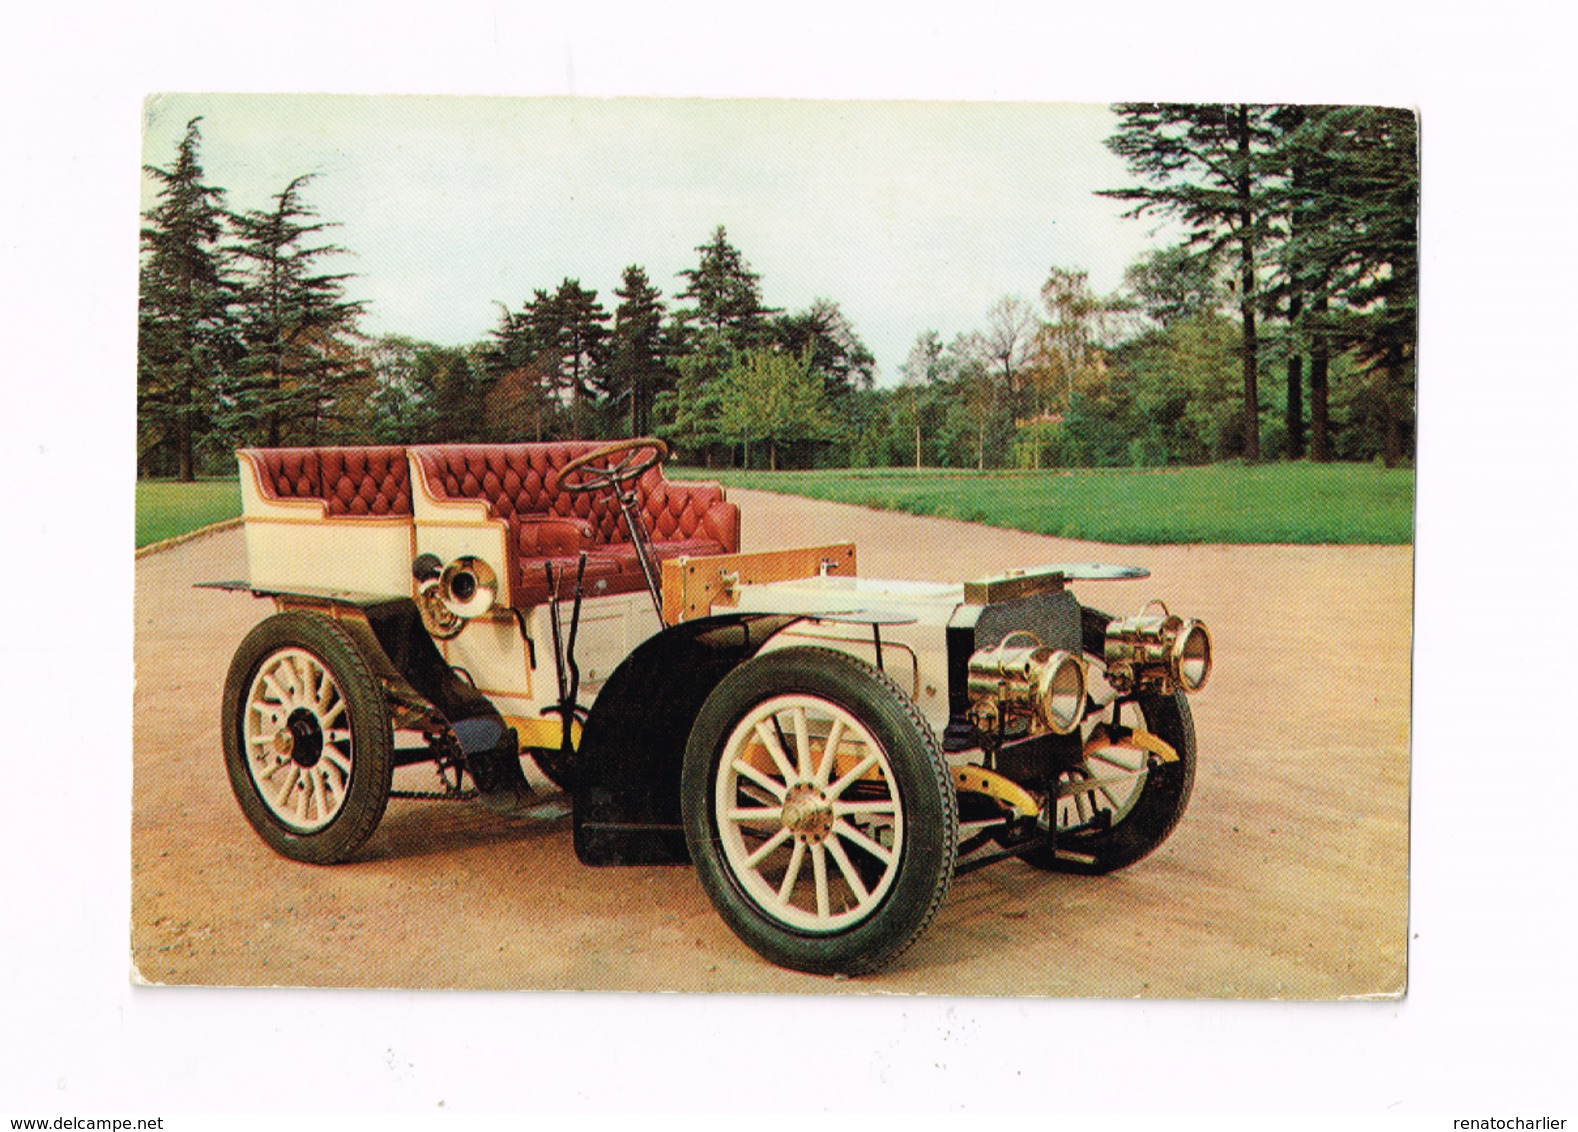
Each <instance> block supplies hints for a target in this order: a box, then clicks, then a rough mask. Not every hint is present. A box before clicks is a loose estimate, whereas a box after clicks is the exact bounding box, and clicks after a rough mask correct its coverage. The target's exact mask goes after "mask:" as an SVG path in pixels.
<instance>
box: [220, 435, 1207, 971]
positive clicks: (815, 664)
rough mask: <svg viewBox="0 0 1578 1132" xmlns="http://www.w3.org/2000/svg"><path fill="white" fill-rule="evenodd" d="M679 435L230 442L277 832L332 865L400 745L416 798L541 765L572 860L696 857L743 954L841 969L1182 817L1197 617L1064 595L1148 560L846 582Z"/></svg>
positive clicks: (247, 725) (529, 803)
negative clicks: (1024, 877) (994, 889)
mask: <svg viewBox="0 0 1578 1132" xmlns="http://www.w3.org/2000/svg"><path fill="white" fill-rule="evenodd" d="M666 456H667V448H666V446H665V445H664V444H663V442H662V441H660V440H655V439H649V438H638V439H632V440H624V441H619V442H615V443H612V444H604V445H598V444H594V443H586V442H567V443H537V444H496V445H481V444H478V445H465V444H448V445H427V446H414V447H410V448H404V447H382V448H311V449H303V448H297V449H267V450H263V449H258V450H244V451H241V452H240V453H238V458H239V462H240V474H241V489H242V498H243V512H244V520H245V537H246V546H247V557H248V569H249V577H248V578H247V579H245V580H244V581H232V582H215V583H206V584H208V585H213V586H217V587H220V588H226V589H231V590H239V591H248V592H251V593H252V594H254V595H256V596H259V597H265V598H268V599H270V600H272V601H273V602H274V604H275V606H276V612H275V613H274V614H272V615H271V616H269V617H267V618H266V619H265V620H263V621H262V622H260V623H259V624H258V625H257V626H256V627H255V628H254V629H253V630H252V631H251V632H250V633H249V634H248V635H247V636H246V638H245V639H244V640H243V641H242V643H241V645H240V648H239V649H238V650H237V652H236V655H235V659H234V662H233V663H232V665H231V668H230V672H229V676H228V679H227V680H226V683H225V690H224V702H223V743H224V754H225V763H226V767H227V770H228V773H229V777H230V783H231V786H232V787H233V788H234V791H235V795H236V798H237V800H238V801H239V803H240V805H241V809H242V812H243V813H244V814H245V816H246V818H247V820H248V821H249V822H250V823H251V825H252V826H253V828H254V829H255V830H256V831H257V832H258V834H259V835H260V836H261V837H262V838H263V840H264V841H265V842H266V843H267V844H268V845H269V846H271V847H272V848H273V849H274V850H276V851H277V852H279V853H281V854H283V855H284V856H286V857H288V858H291V859H293V860H296V861H303V862H309V863H314V864H330V863H334V862H339V861H344V860H346V859H347V858H349V857H351V856H352V855H353V854H354V853H355V852H356V850H357V848H358V847H359V846H360V845H361V844H362V843H363V842H364V841H366V839H367V838H368V836H369V835H370V834H371V833H372V832H373V830H374V828H375V827H376V826H377V825H378V822H379V820H380V818H381V817H382V816H383V813H384V810H385V806H386V804H387V803H388V800H389V799H390V797H391V796H394V795H395V794H396V792H395V790H394V782H395V779H394V772H395V770H396V769H397V768H399V767H404V766H407V765H411V764H416V763H427V764H430V765H431V766H432V767H433V768H434V770H435V771H436V776H437V780H438V781H437V782H435V783H434V784H433V789H432V790H430V791H422V792H418V793H420V794H421V795H422V796H432V797H449V798H462V799H464V798H475V799H477V800H478V801H479V802H480V803H482V804H485V805H487V806H489V807H491V808H492V809H494V810H496V811H498V812H499V813H500V814H501V815H502V816H503V817H504V818H508V817H509V816H511V815H521V814H524V813H526V812H527V811H529V810H532V809H533V808H534V807H540V806H541V805H542V804H543V796H544V794H545V793H546V792H549V791H553V790H555V788H557V789H558V790H562V791H563V792H564V793H565V794H566V795H567V796H568V799H569V801H570V807H571V815H572V816H571V822H572V826H573V830H574V844H575V851H576V854H577V855H578V857H579V858H580V860H581V861H583V862H584V863H586V864H588V865H613V864H650V863H660V862H683V861H686V860H689V861H692V862H694V864H695V867H696V871H697V874H698V876H699V878H700V880H701V884H702V886H703V888H704V889H705V890H706V893H707V895H708V896H709V897H710V899H711V900H712V902H713V904H714V905H715V906H716V908H717V910H718V911H719V913H720V914H721V915H722V916H723V918H724V919H725V920H726V921H727V922H728V924H729V926H730V927H731V928H732V929H733V930H734V932H735V933H736V934H737V935H738V936H739V937H740V938H741V939H742V940H743V941H744V942H745V943H746V944H748V945H749V946H750V947H752V948H754V949H755V950H756V951H757V952H759V953H760V954H761V955H762V956H764V957H765V958H767V959H768V960H770V961H772V962H773V963H777V964H781V965H783V966H786V967H792V968H797V969H800V970H804V971H812V972H820V973H843V974H860V973H865V972H870V971H874V970H876V969H877V968H879V967H881V966H882V965H883V964H884V963H886V962H888V961H889V960H891V959H893V958H894V957H895V956H896V955H898V954H899V953H900V952H902V951H903V950H904V949H905V948H906V947H908V946H909V945H910V944H911V943H913V942H914V941H915V940H916V939H917V938H918V937H919V936H920V934H921V933H922V932H923V931H924V930H925V928H926V926H927V924H928V922H929V921H930V920H931V918H932V916H933V914H934V913H935V912H936V911H937V908H938V906H939V905H940V904H941V902H942V900H943V898H944V896H945V895H946V893H947V891H948V888H949V884H950V882H951V881H952V879H953V878H954V877H955V876H956V875H959V874H961V873H964V872H967V871H970V870H972V869H975V868H978V867H981V866H982V865H986V864H989V863H991V862H994V861H1000V860H1003V859H1005V858H1010V857H1012V858H1019V859H1022V860H1025V861H1028V862H1030V863H1031V864H1033V865H1035V866H1038V867H1041V868H1045V869H1056V870H1068V871H1074V872H1082V873H1106V872H1109V871H1111V870H1113V869H1118V868H1122V867H1124V866H1126V865H1130V864H1133V863H1134V862H1135V861H1138V860H1139V859H1140V858H1142V857H1144V856H1145V855H1146V854H1148V853H1150V852H1151V851H1152V850H1153V849H1155V848H1156V846H1157V845H1158V844H1160V843H1161V842H1162V841H1163V840H1164V839H1165V838H1166V837H1167V836H1168V834H1169V833H1171V831H1172V830H1173V827H1174V826H1175V825H1176V823H1177V822H1178V820H1179V817H1180V815H1181V814H1182V813H1183V810H1184V807H1185V805H1186V804H1187V802H1188V798H1189V792H1190V787H1191V784H1192V782H1193V778H1194V765H1195V737H1194V729H1193V724H1192V722H1191V720H1190V714H1189V707H1188V704H1187V703H1186V701H1185V698H1184V696H1185V693H1187V692H1192V691H1194V690H1196V689H1198V688H1199V687H1200V686H1201V685H1202V684H1204V683H1205V681H1206V677H1207V675H1208V674H1209V672H1210V669H1211V643H1210V637H1209V635H1208V633H1207V631H1206V629H1205V627H1204V626H1203V625H1202V624H1201V623H1200V622H1198V621H1193V620H1189V619H1186V618H1183V617H1179V616H1176V615H1174V614H1172V613H1171V612H1169V611H1168V610H1167V609H1166V607H1165V606H1163V605H1161V603H1159V602H1153V603H1151V604H1150V605H1147V606H1145V607H1144V608H1142V609H1140V610H1139V611H1138V612H1137V613H1135V614H1133V615H1131V616H1124V617H1117V618H1114V617H1111V616H1108V615H1107V614H1105V613H1098V612H1097V611H1096V610H1095V609H1092V608H1089V607H1087V606H1084V605H1082V604H1081V603H1080V601H1079V600H1077V599H1076V598H1075V596H1074V594H1073V592H1072V591H1071V589H1070V585H1071V584H1072V583H1085V582H1098V581H1102V580H1109V579H1124V578H1141V577H1145V576H1146V571H1144V570H1141V569H1138V568H1134V567H1124V566H1109V565H1100V564H1093V563H1072V564H1053V565H1047V566H1044V567H1039V568H1036V569H1029V570H1016V571H1009V572H1005V573H1003V574H1001V575H999V576H995V577H987V578H980V579H976V580H972V581H966V582H962V583H947V584H944V583H934V582H917V581H895V580H882V579H873V578H866V577H862V576H860V575H859V574H858V573H857V572H856V568H855V567H856V555H855V548H854V546H853V545H849V544H841V545H831V546H814V547H798V548H756V549H752V550H749V551H747V550H744V549H743V548H742V547H741V546H740V513H739V509H738V506H737V505H736V504H735V503H732V502H730V501H728V500H727V499H726V498H725V495H724V492H723V490H722V489H721V488H720V487H719V486H718V485H716V484H710V483H681V482H669V481H668V480H666V479H665V478H664V476H663V474H662V469H661V466H660V465H661V463H662V461H663V460H664V459H665V458H666ZM920 549H921V548H917V550H918V551H919V550H920ZM402 777H405V776H402ZM400 793H410V792H407V791H402V792H400Z"/></svg>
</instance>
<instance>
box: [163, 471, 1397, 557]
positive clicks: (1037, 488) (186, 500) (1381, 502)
mask: <svg viewBox="0 0 1578 1132" xmlns="http://www.w3.org/2000/svg"><path fill="white" fill-rule="evenodd" d="M668 474H669V476H670V477H672V478H674V479H717V480H721V481H723V483H725V484H728V485H730V486H735V487H745V488H757V489H759V490H762V491H775V492H779V493H781V494H784V495H801V496H807V497H810V498H812V499H829V500H832V501H834V502H837V503H855V504H859V505H861V506H864V507H880V508H883V509H884V510H889V511H907V512H909V513H911V514H914V515H938V516H942V517H944V518H950V519H965V520H968V521H970V522H975V523H987V524H990V525H991V526H994V527H1009V528H1011V529H1014V530H1020V531H1030V532H1032V533H1034V534H1044V535H1060V536H1062V537H1064V538H1078V539H1090V540H1093V541H1097V542H1114V543H1167V542H1229V543H1277V542H1292V543H1391V544H1398V543H1409V542H1412V541H1413V526H1414V524H1413V518H1414V473H1413V470H1412V469H1406V468H1404V469H1394V470H1388V469H1385V468H1378V467H1375V466H1373V465H1369V464H1266V465H1263V466H1259V467H1252V468H1246V467H1243V466H1240V465H1236V464H1216V465H1212V466H1210V467H1205V468H1170V469H1165V470H1157V471H1138V470H1129V469H1079V470H1074V471H1053V472H1009V471H997V472H985V473H979V472H973V471H941V470H936V469H928V470H924V471H920V472H916V471H913V470H908V469H902V468H881V469H840V470H836V471H817V472H754V471H753V472H739V471H707V470H705V469H699V468H669V469H668ZM240 513H241V489H240V486H239V485H238V484H237V483H236V481H235V480H233V479H230V480H202V481H199V482H197V483H185V484H183V483H175V482H173V481H170V480H139V481H138V482H137V545H138V546H146V545H148V544H149V543H151V542H158V541H159V540H160V539H166V538H172V537H174V536H175V535H179V534H185V533H186V532H187V531H193V530H196V529H197V528H198V527H202V526H206V525H207V524H209V523H215V522H218V521H219V520H221V519H228V518H232V517H233V516H236V515H239V514H240Z"/></svg>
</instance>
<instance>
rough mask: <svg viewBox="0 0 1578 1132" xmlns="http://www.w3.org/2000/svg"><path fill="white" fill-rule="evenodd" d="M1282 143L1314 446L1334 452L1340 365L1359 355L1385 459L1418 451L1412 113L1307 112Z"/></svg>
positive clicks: (1291, 270)
mask: <svg viewBox="0 0 1578 1132" xmlns="http://www.w3.org/2000/svg"><path fill="white" fill-rule="evenodd" d="M1301 109H1302V111H1303V112H1302V113H1300V114H1299V115H1297V117H1296V119H1294V120H1293V121H1291V123H1290V124H1289V128H1288V129H1287V132H1286V134H1285V136H1284V137H1283V139H1282V141H1281V144H1280V146H1279V159H1280V160H1281V161H1282V162H1283V163H1284V165H1285V166H1286V167H1287V168H1289V169H1290V170H1291V175H1290V176H1289V178H1288V180H1287V183H1286V188H1285V190H1284V192H1283V197H1284V201H1285V203H1284V205H1283V207H1284V208H1285V210H1286V212H1287V214H1288V216H1289V234H1288V238H1287V239H1286V240H1285V241H1284V244H1283V248H1282V257H1281V258H1282V271H1283V275H1284V278H1285V279H1287V280H1288V284H1287V287H1288V289H1289V290H1290V291H1292V292H1294V293H1295V294H1302V296H1303V298H1304V302H1303V303H1302V304H1294V303H1293V302H1291V301H1290V316H1291V317H1292V318H1293V319H1294V320H1295V322H1296V326H1297V329H1298V330H1299V332H1300V334H1301V336H1302V337H1303V338H1304V339H1307V340H1308V342H1309V344H1310V433H1311V435H1310V448H1311V455H1312V456H1313V457H1314V458H1315V459H1317V460H1329V459H1331V458H1332V456H1333V455H1334V448H1335V444H1334V439H1333V437H1332V434H1331V424H1330V411H1329V406H1328V398H1329V390H1328V388H1327V385H1328V372H1329V368H1330V364H1331V360H1332V359H1333V358H1334V357H1335V356H1337V355H1338V354H1340V353H1342V352H1344V351H1351V352H1352V353H1353V354H1354V355H1355V357H1356V359H1357V360H1358V362H1359V365H1360V369H1359V373H1358V375H1357V376H1358V377H1360V378H1365V379H1369V380H1373V381H1375V382H1376V385H1377V389H1376V391H1375V396H1374V397H1373V398H1371V400H1372V401H1373V403H1374V404H1375V406H1376V410H1377V412H1378V413H1379V415H1380V416H1381V418H1382V420H1381V422H1380V426H1379V427H1380V431H1381V433H1382V436H1383V443H1382V454H1383V455H1384V456H1385V458H1386V459H1387V461H1388V462H1395V461H1397V460H1398V459H1401V458H1402V457H1403V456H1404V455H1405V454H1406V450H1407V449H1409V448H1410V447H1411V438H1410V437H1409V436H1408V434H1409V432H1410V429H1411V425H1412V420H1413V389H1414V349H1415V341H1416V338H1417V334H1418V293H1419V233H1418V222H1419V154H1418V124H1417V121H1416V120H1415V118H1414V115H1413V113H1412V112H1411V111H1408V110H1398V109H1392V108H1387V107H1376V106H1319V107H1304V108H1301Z"/></svg>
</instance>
